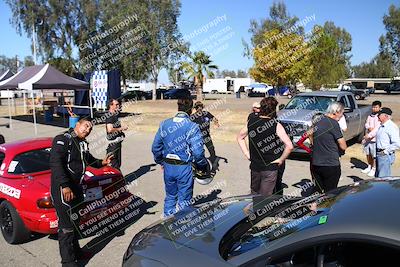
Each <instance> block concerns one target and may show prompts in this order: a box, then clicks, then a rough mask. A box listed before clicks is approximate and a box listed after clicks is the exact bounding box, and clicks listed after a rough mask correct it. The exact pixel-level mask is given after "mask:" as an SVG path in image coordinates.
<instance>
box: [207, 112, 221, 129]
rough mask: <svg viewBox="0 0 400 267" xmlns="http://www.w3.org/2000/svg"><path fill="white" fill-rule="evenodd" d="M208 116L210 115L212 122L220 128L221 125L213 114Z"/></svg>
mask: <svg viewBox="0 0 400 267" xmlns="http://www.w3.org/2000/svg"><path fill="white" fill-rule="evenodd" d="M208 114H210V119H211V120H212V122H213V123H214V125H215V126H217V127H219V126H220V125H219V121H218V119H217V118H216V117H215V116H214V115H213V114H211V113H208Z"/></svg>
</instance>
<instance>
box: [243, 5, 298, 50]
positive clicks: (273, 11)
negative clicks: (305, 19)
mask: <svg viewBox="0 0 400 267" xmlns="http://www.w3.org/2000/svg"><path fill="white" fill-rule="evenodd" d="M298 21H299V18H297V17H296V16H291V15H290V14H289V12H288V11H287V9H286V5H285V3H283V2H274V3H273V4H272V6H271V7H270V9H269V17H267V18H266V19H261V20H260V21H257V20H254V19H252V20H250V29H249V32H250V33H251V35H252V37H251V45H249V44H248V43H247V42H246V41H244V40H242V43H243V46H244V55H245V56H247V57H249V58H250V57H251V56H252V55H253V51H252V50H253V48H255V47H256V46H261V45H264V44H265V43H266V41H267V40H266V39H265V38H264V36H265V35H264V34H265V33H267V32H269V31H272V30H278V31H279V32H281V33H283V32H285V31H286V32H292V33H297V34H299V35H302V34H303V33H304V28H303V27H301V26H300V27H297V25H296V23H297V22H298Z"/></svg>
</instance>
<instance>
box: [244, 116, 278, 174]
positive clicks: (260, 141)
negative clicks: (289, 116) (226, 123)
mask: <svg viewBox="0 0 400 267" xmlns="http://www.w3.org/2000/svg"><path fill="white" fill-rule="evenodd" d="M277 124H278V121H277V120H275V119H269V118H261V117H258V116H249V121H248V122H247V130H248V135H249V149H250V169H251V170H253V171H274V170H277V169H278V164H275V163H274V164H271V162H272V161H274V160H276V159H278V158H279V157H280V156H281V155H282V152H283V150H284V144H283V142H282V140H281V139H280V138H279V137H278V135H277V134H276V126H277Z"/></svg>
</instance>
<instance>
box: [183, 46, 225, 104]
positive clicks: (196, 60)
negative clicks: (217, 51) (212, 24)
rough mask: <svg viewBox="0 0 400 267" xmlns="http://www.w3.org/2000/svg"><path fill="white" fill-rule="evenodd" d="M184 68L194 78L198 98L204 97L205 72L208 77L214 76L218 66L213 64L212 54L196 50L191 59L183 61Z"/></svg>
mask: <svg viewBox="0 0 400 267" xmlns="http://www.w3.org/2000/svg"><path fill="white" fill-rule="evenodd" d="M183 69H184V70H185V73H186V74H187V75H188V76H189V78H193V79H194V85H195V87H196V94H197V96H196V97H197V100H202V98H203V82H204V78H205V74H206V75H207V77H208V78H214V72H213V71H215V70H216V69H218V67H217V66H216V65H214V64H212V60H211V59H210V56H209V55H207V54H206V53H204V52H203V51H198V52H195V53H194V54H193V55H191V56H190V61H187V62H184V63H183Z"/></svg>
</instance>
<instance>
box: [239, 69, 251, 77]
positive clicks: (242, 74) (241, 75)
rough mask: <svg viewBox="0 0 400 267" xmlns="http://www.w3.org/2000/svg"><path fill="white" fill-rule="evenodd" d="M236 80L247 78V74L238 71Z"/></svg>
mask: <svg viewBox="0 0 400 267" xmlns="http://www.w3.org/2000/svg"><path fill="white" fill-rule="evenodd" d="M236 76H237V77H238V78H247V77H249V74H248V73H247V72H246V71H245V70H238V71H237V75H236Z"/></svg>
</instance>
